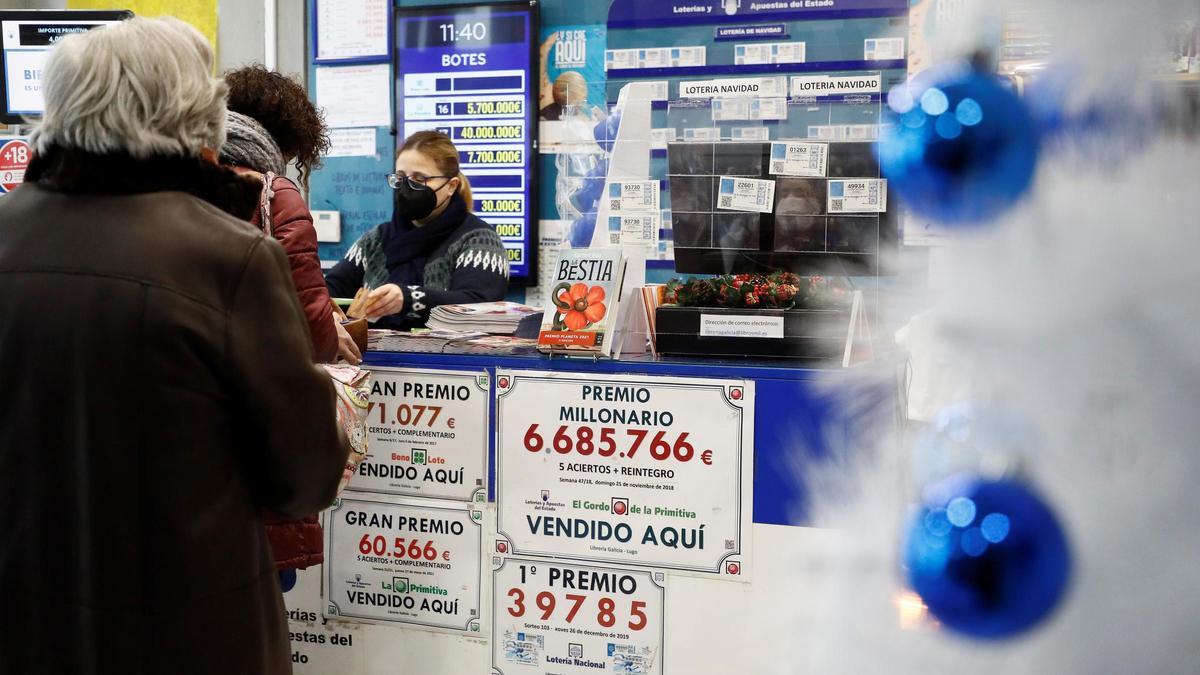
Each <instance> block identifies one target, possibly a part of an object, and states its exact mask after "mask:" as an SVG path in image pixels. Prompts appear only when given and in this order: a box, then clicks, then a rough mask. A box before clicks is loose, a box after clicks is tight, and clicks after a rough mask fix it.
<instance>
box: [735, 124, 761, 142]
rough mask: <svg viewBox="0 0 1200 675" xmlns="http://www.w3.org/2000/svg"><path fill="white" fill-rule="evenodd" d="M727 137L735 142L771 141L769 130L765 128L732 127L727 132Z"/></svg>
mask: <svg viewBox="0 0 1200 675" xmlns="http://www.w3.org/2000/svg"><path fill="white" fill-rule="evenodd" d="M729 137H730V138H731V139H733V140H735V141H767V140H770V139H771V130H770V129H768V128H766V127H734V128H732V129H730V130H729Z"/></svg>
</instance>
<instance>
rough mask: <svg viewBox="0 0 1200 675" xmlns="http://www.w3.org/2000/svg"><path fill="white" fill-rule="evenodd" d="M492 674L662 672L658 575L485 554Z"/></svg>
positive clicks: (661, 597)
mask: <svg viewBox="0 0 1200 675" xmlns="http://www.w3.org/2000/svg"><path fill="white" fill-rule="evenodd" d="M492 567H493V570H492V593H493V598H492V614H493V616H492V673H493V675H580V674H583V673H598V672H604V673H639V674H640V675H661V674H662V673H664V672H666V669H665V667H664V664H663V662H664V658H665V654H664V652H663V637H664V633H663V626H664V623H665V622H664V613H665V604H666V603H665V602H664V598H665V591H664V589H663V585H662V580H663V573H662V572H645V571H631V570H625V569H616V568H602V567H591V566H585V565H572V564H567V563H559V562H544V561H537V560H529V559H521V558H510V557H507V556H496V557H494V558H493V559H492Z"/></svg>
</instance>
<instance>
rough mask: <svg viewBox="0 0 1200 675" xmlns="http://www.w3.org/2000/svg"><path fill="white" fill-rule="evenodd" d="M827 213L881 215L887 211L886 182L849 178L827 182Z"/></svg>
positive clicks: (876, 179)
mask: <svg viewBox="0 0 1200 675" xmlns="http://www.w3.org/2000/svg"><path fill="white" fill-rule="evenodd" d="M828 201H829V213H831V214H832V213H883V212H884V211H887V181H886V180H884V179H882V178H851V179H848V180H831V181H829V200H828Z"/></svg>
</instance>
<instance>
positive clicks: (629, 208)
mask: <svg viewBox="0 0 1200 675" xmlns="http://www.w3.org/2000/svg"><path fill="white" fill-rule="evenodd" d="M658 188H659V184H658V181H655V180H636V181H614V182H612V183H609V185H608V210H609V211H611V212H612V213H620V214H624V213H644V212H646V211H653V212H657V211H659V209H660V207H659V189H658Z"/></svg>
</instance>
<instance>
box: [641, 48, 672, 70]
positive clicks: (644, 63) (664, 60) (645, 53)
mask: <svg viewBox="0 0 1200 675" xmlns="http://www.w3.org/2000/svg"><path fill="white" fill-rule="evenodd" d="M669 65H671V50H670V49H668V48H666V47H660V48H657V49H640V50H638V66H639V67H641V68H666V67H667V66H669Z"/></svg>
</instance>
